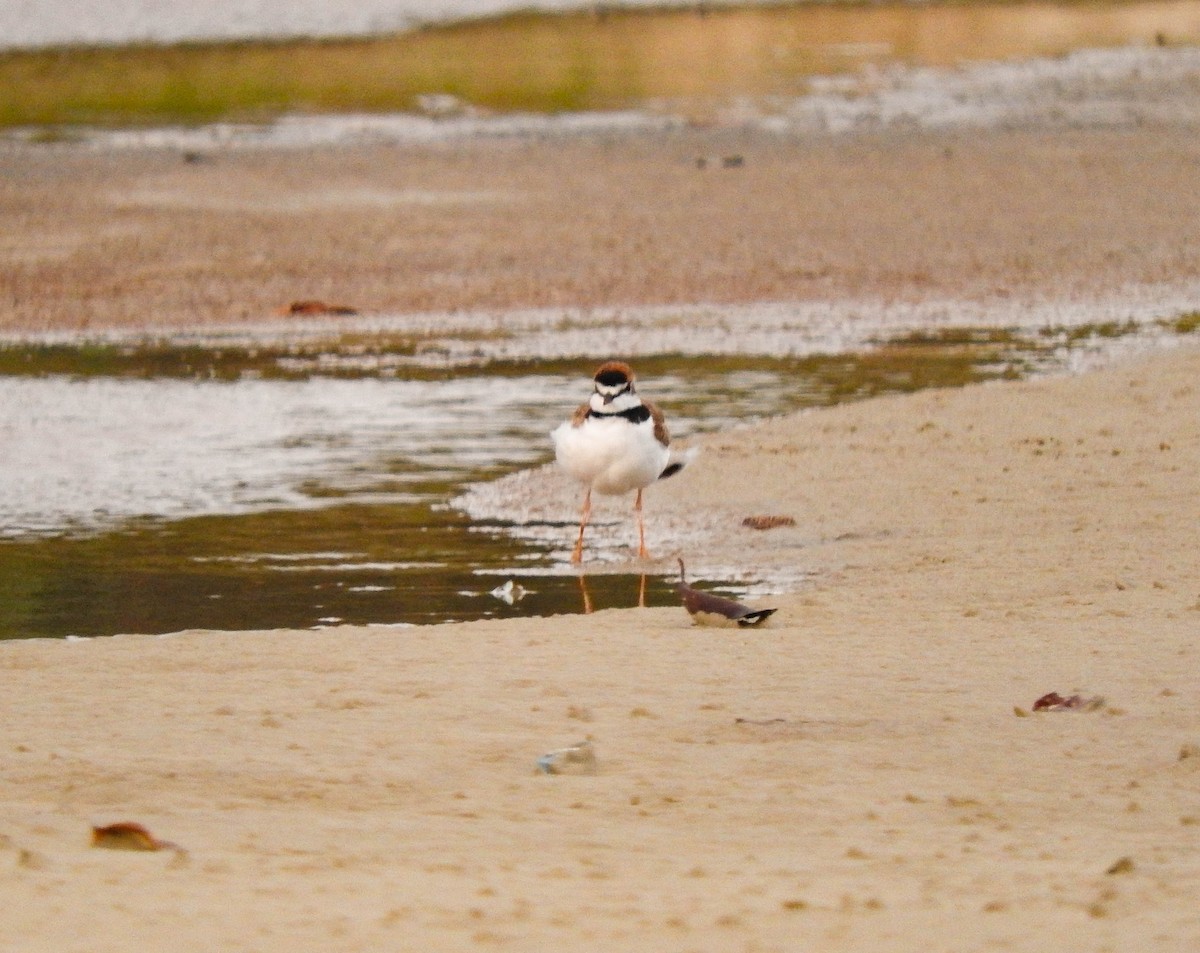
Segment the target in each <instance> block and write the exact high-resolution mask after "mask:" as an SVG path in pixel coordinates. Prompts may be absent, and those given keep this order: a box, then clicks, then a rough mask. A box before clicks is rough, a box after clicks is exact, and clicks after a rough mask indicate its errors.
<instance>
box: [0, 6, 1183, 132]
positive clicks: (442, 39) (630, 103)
mask: <svg viewBox="0 0 1200 953" xmlns="http://www.w3.org/2000/svg"><path fill="white" fill-rule="evenodd" d="M201 6H203V5H201ZM586 6H587V9H585V10H581V11H577V12H572V13H563V14H561V15H557V16H544V15H543V16H538V15H535V14H531V13H528V12H519V13H514V14H513V15H511V16H505V17H499V18H495V19H489V20H476V21H471V22H462V23H454V24H450V25H447V26H444V27H439V28H436V29H433V28H431V29H424V30H417V31H412V32H407V33H398V34H385V35H380V36H374V37H367V38H360V39H337V40H334V39H327V40H321V41H313V40H292V41H288V42H279V41H277V42H268V43H220V44H184V45H174V46H165V47H164V46H133V47H123V48H108V47H104V48H98V49H89V48H75V49H68V50H62V49H50V50H45V51H38V50H25V51H13V52H7V53H6V52H4V51H3V50H0V126H3V127H10V128H13V127H30V129H25V130H23V131H22V132H21V133H20V134H21V135H25V134H32V135H34V136H35V138H37V137H46V138H48V139H50V140H51V141H54V140H56V139H57V138H60V137H63V136H67V137H72V136H75V135H78V134H79V130H78V128H77V127H79V126H81V125H84V126H86V125H88V124H93V125H98V126H102V127H120V126H142V127H145V126H147V125H149V126H154V127H159V126H162V125H165V124H183V125H185V126H187V127H195V126H198V125H202V124H215V125H216V126H218V129H216V130H212V129H209V130H207V134H208V136H209V137H210V138H209V142H208V144H209V145H221V144H226V143H228V142H231V141H232V142H250V143H255V142H262V141H271V142H280V141H282V142H287V141H300V140H303V141H310V140H313V139H316V140H321V139H323V138H328V137H329V136H330V135H331V134H335V135H337V136H339V137H341V138H343V139H345V138H352V137H366V138H372V139H374V138H377V137H383V138H385V139H404V138H410V139H411V138H415V137H420V138H429V137H437V136H445V135H447V134H448V131H449V130H451V129H458V130H459V131H460V133H465V134H474V133H475V132H477V131H478V130H479V129H480V128H483V129H486V130H490V131H500V132H502V133H504V132H506V131H507V130H509V129H510V128H511V129H512V130H515V131H517V132H520V131H522V130H529V129H537V128H540V127H539V125H538V124H536V123H535V124H532V125H531V124H530V123H528V122H527V121H524V122H517V123H516V124H515V125H511V126H510V125H508V124H505V123H497V119H498V118H501V119H507V120H513V119H514V118H517V117H524V116H527V115H528V114H536V115H538V116H539V117H541V118H543V119H544V118H545V117H549V116H553V117H556V122H555V123H554V124H553V126H552V127H553V128H560V127H567V128H570V127H572V126H574V125H576V124H578V123H579V122H581V121H583V122H585V123H590V124H593V125H594V124H595V123H596V122H600V123H601V124H610V123H613V122H614V120H618V119H619V121H620V122H621V123H624V124H629V123H632V122H637V121H640V122H642V123H645V122H649V121H652V120H655V119H657V120H658V121H659V122H660V123H662V122H665V121H667V120H668V119H669V120H671V121H681V120H694V121H703V122H709V121H719V122H729V121H745V120H746V119H747V117H763V116H765V117H768V118H770V119H771V120H772V121H774V122H780V121H785V122H791V123H796V122H797V121H799V122H800V123H801V124H802V125H803V124H804V123H806V122H808V121H809V120H810V119H811V117H806V116H804V115H802V116H800V117H795V116H793V113H794V111H795V110H796V109H797V108H799V109H800V110H801V113H806V112H808V111H810V110H811V109H812V108H814V105H815V108H817V109H819V110H820V111H821V112H827V111H832V113H833V115H832V117H830V118H829V119H827V120H823V121H826V122H828V123H830V124H831V127H832V128H836V127H838V126H839V124H841V123H842V122H845V121H847V118H854V117H855V116H857V117H858V119H857V120H856V121H861V118H862V110H863V109H864V108H865V109H870V108H871V106H872V103H873V100H874V99H875V97H877V96H879V95H881V94H884V95H888V94H889V90H890V89H891V87H893V86H895V85H896V83H897V80H896V76H895V74H896V73H897V72H898V70H899V68H904V67H907V68H916V69H915V72H916V74H917V78H916V80H915V83H914V81H912V80H911V78H910V79H902V80H901V81H900V85H901V86H902V87H903V88H902V89H901V90H900V93H901V99H903V100H905V101H906V102H907V103H908V105H905V106H904V107H903V108H904V113H905V116H906V117H907V118H908V119H909V120H911V119H912V118H913V117H916V116H920V115H921V113H922V112H923V109H922V108H921V107H922V106H923V105H924V106H928V107H931V108H934V109H935V110H936V111H938V112H942V113H944V112H947V111H950V112H953V113H956V114H958V115H963V114H969V113H971V112H973V111H976V110H977V107H974V106H973V105H972V100H973V99H974V98H977V97H978V96H980V95H981V94H984V93H986V92H988V88H989V87H990V86H991V85H993V84H994V83H995V81H996V78H995V77H992V76H990V75H988V74H987V73H986V71H985V75H984V76H983V77H982V83H983V86H984V88H983V89H980V88H978V87H979V83H978V82H967V83H966V84H965V85H964V84H962V83H958V82H952V83H951V87H952V88H951V89H949V90H946V89H932V90H931V89H927V88H923V87H924V86H925V84H924V83H923V82H922V80H921V78H920V74H921V72H922V70H927V69H929V68H936V69H937V70H938V72H939V73H947V74H949V76H950V78H951V79H952V80H953V79H954V75H953V74H954V71H955V68H957V67H960V66H963V65H966V64H972V63H973V64H992V65H999V66H1009V67H1012V66H1018V67H1020V69H1019V75H1018V76H1017V77H1015V78H1014V77H1001V78H1000V79H1001V81H1002V82H1003V83H1004V85H1006V86H1008V87H1014V86H1015V87H1016V88H1015V89H1014V90H1010V93H1012V92H1015V94H1016V95H1017V96H1018V98H1020V99H1024V98H1027V97H1028V96H1029V94H1030V90H1029V89H1027V88H1026V87H1029V86H1030V85H1031V84H1032V86H1033V87H1038V86H1040V85H1045V84H1046V82H1047V78H1046V77H1045V76H1042V75H1041V73H1042V72H1043V69H1044V67H1036V66H1034V67H1033V68H1030V67H1031V63H1030V61H1034V63H1041V64H1054V63H1055V62H1056V61H1057V59H1058V58H1060V57H1065V56H1067V55H1068V54H1072V53H1076V52H1078V51H1097V50H1107V51H1111V52H1119V51H1122V50H1125V51H1127V50H1130V49H1132V48H1136V49H1137V50H1148V49H1157V48H1158V47H1163V48H1167V49H1170V50H1172V51H1176V52H1180V51H1185V50H1186V49H1187V48H1189V47H1191V46H1194V45H1196V44H1198V43H1200V0H1142V2H1124V3H1093V2H1074V3H1069V4H1063V3H1047V2H1024V3H969V4H958V3H946V4H943V3H933V4H912V3H894V4H859V3H842V2H833V3H799V4H792V5H787V4H784V5H771V4H767V5H755V4H750V5H749V6H745V7H725V6H723V5H712V6H708V5H703V6H700V7H695V6H690V5H689V6H685V7H683V8H678V7H675V8H672V7H670V6H669V5H668V6H667V7H665V8H662V9H655V10H622V9H618V8H611V9H610V8H608V7H607V6H603V5H602V6H601V7H599V8H593V5H591V4H588V5H586ZM597 9H598V10H600V12H599V13H598V12H597ZM2 14H3V5H0V16H2ZM281 29H282V32H283V33H287V32H289V31H287V30H286V28H281ZM2 33H3V26H2V21H0V34H2ZM218 35H219V34H218ZM256 35H261V36H273V35H279V34H271V33H269V32H268V33H262V34H256ZM1158 52H1160V53H1161V52H1164V50H1158ZM1139 68H1143V69H1145V68H1152V69H1154V70H1157V69H1160V68H1162V67H1158V66H1153V65H1151V66H1150V67H1148V66H1147V64H1144V63H1143V64H1141V66H1140V67H1139ZM1168 68H1170V67H1168ZM1095 72H1096V71H1095V70H1093V71H1092V74H1091V78H1092V79H1093V80H1095V79H1096V78H1097V77H1096V75H1095ZM1105 82H1106V79H1105V78H1104V77H1100V79H1099V88H1098V89H1091V88H1088V90H1087V92H1088V94H1089V95H1090V96H1093V97H1094V96H1096V95H1098V94H1099V93H1102V91H1103V87H1104V84H1105ZM847 83H849V85H847ZM1051 85H1052V82H1051ZM964 95H965V97H966V98H965V99H964ZM947 96H948V97H949V102H946V101H945V100H946V98H947ZM814 97H815V104H814V103H811V102H805V104H803V105H800V106H799V107H798V106H797V101H807V100H809V99H810V98H814ZM893 98H894V97H893ZM1068 98H1070V97H1068ZM1005 108H1008V109H1011V108H1012V106H1011V104H1010V105H1008V106H1007V107H1006V106H1005V104H1004V103H992V104H989V105H988V107H987V110H985V111H994V110H996V109H1005ZM1072 108H1074V107H1072ZM847 113H848V114H849V117H847V116H846V115H844V114H847ZM330 114H340V115H341V116H342V117H343V118H345V119H349V120H350V122H349V124H346V123H345V122H343V123H340V124H337V123H335V124H333V125H330V124H329V123H328V122H327V121H326V117H327V116H328V115H330ZM367 115H369V116H370V117H372V118H369V119H362V118H361V117H362V116H367ZM281 117H290V121H289V122H288V123H286V124H285V127H284V128H282V129H277V130H270V135H269V136H267V137H266V138H265V139H264V138H263V132H264V129H266V128H267V126H268V125H269V121H270V120H273V119H274V120H278V119H280V118H281ZM379 117H383V118H385V119H386V121H385V122H379V121H376V120H377V119H378V118H379ZM581 117H583V118H582V119H581ZM596 117H599V119H597V118H596ZM1126 118H1128V116H1126ZM421 119H425V120H429V122H428V123H422V122H420V121H419V120H421ZM60 127H61V128H60ZM31 130H33V131H32V132H31ZM161 138H162V137H161V131H160V130H159V129H157V128H156V129H155V130H154V131H153V134H152V137H151V141H155V140H160V139H161ZM189 142H190V143H191V145H189V146H187V147H188V148H201V147H203V143H204V140H203V139H202V138H196V137H192V138H191V139H190V140H189Z"/></svg>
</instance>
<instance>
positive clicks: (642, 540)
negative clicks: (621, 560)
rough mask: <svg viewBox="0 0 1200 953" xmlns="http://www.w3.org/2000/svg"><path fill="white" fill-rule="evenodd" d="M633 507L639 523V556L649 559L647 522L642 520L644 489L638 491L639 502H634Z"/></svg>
mask: <svg viewBox="0 0 1200 953" xmlns="http://www.w3.org/2000/svg"><path fill="white" fill-rule="evenodd" d="M633 509H634V511H635V512H636V513H637V523H638V558H639V559H649V558H650V553H649V552H648V551H647V550H646V524H645V523H643V522H642V491H641V490H638V492H637V502H635V503H634V504H633Z"/></svg>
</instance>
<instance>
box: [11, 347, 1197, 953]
mask: <svg viewBox="0 0 1200 953" xmlns="http://www.w3.org/2000/svg"><path fill="white" fill-rule="evenodd" d="M1198 375H1200V352H1198V351H1197V350H1195V349H1188V350H1181V351H1177V352H1175V353H1172V354H1169V355H1165V356H1164V355H1159V356H1157V357H1155V358H1152V359H1149V358H1148V359H1143V360H1140V361H1136V362H1133V363H1128V364H1125V365H1122V366H1121V367H1119V368H1116V369H1110V370H1107V371H1103V372H1098V373H1095V374H1092V375H1086V376H1082V377H1065V378H1058V379H1053V380H1043V381H1038V382H1033V383H1021V384H1004V385H995V386H983V387H976V388H970V389H967V390H960V391H951V392H928V393H922V394H918V395H915V396H910V397H903V398H896V399H887V400H879V401H873V402H869V403H864V404H858V405H854V406H849V407H843V408H838V409H833V410H828V411H820V412H816V413H811V414H807V415H801V416H797V417H793V418H790V419H786V420H780V421H777V422H773V423H771V424H769V425H767V426H765V427H763V428H760V429H757V430H754V431H744V432H739V433H737V434H736V435H731V436H730V437H728V438H722V437H716V438H713V439H712V440H711V441H710V445H709V446H708V447H706V452H705V456H704V457H702V463H697V464H696V465H695V466H694V467H693V468H691V469H689V470H688V471H685V472H684V474H682V475H681V476H680V477H678V478H677V479H676V480H675V481H672V482H671V483H668V484H664V485H663V486H662V487H661V488H658V489H656V491H655V494H654V497H653V512H654V514H656V515H657V516H659V517H660V518H664V519H669V518H672V514H677V513H680V512H682V511H683V510H691V511H695V510H699V511H700V512H701V513H702V514H704V516H705V518H706V519H708V520H710V521H711V523H712V525H713V527H714V528H715V529H717V530H721V531H722V532H721V534H720V535H719V538H717V541H716V542H715V543H714V545H717V546H719V548H720V552H711V551H710V552H703V551H700V552H697V553H695V554H694V555H695V556H696V557H697V558H700V559H713V558H720V559H727V558H730V554H731V553H732V554H737V555H739V556H741V557H742V558H746V559H751V558H753V559H771V558H773V559H779V560H792V561H795V562H796V563H798V564H800V565H802V566H804V567H805V568H807V569H815V570H821V573H820V575H819V576H818V577H817V581H816V582H814V583H812V584H810V585H809V586H808V587H807V588H806V589H804V590H802V591H801V592H799V593H797V594H795V595H793V596H791V597H787V598H784V599H782V600H780V606H781V607H780V610H779V612H778V614H777V616H776V620H777V621H776V624H775V625H774V626H773V627H771V628H769V629H764V630H761V631H757V630H756V631H741V630H732V631H730V630H721V629H701V628H694V627H692V626H691V625H690V624H689V620H688V618H687V617H686V615H685V614H684V612H683V610H682V609H650V610H638V609H626V610H611V611H603V612H598V613H596V614H594V615H590V616H578V617H556V618H549V619H540V620H532V619H529V620H510V621H496V622H487V623H473V624H462V625H447V626H437V627H430V628H420V629H406V630H394V629H382V630H369V629H368V630H353V629H345V630H330V631H322V632H286V631H279V632H253V633H204V632H190V633H183V634H180V635H175V636H170V637H159V638H154V637H145V636H137V637H135V636H129V637H117V638H111V639H99V640H86V641H71V642H64V641H40V642H25V643H9V644H5V645H3V646H0V668H3V670H4V673H5V674H4V685H5V702H6V704H5V712H6V713H5V718H4V721H3V726H2V728H0V734H2V736H3V743H2V750H3V752H4V773H3V781H2V782H0V801H2V803H3V816H4V821H3V828H2V829H0V835H2V840H0V843H2V845H3V846H2V849H0V869H3V870H5V871H6V872H5V873H4V874H3V877H0V897H3V900H4V907H5V910H6V913H5V916H4V917H3V919H2V921H0V948H2V949H5V950H14V951H15V950H20V951H22V953H36V951H43V950H44V951H53V953H64V951H73V950H79V951H88V953H101V951H110V950H111V951H129V950H159V949H172V950H176V951H188V950H196V951H209V950H213V949H226V950H271V951H276V950H278V951H283V950H288V951H291V950H297V949H312V950H318V949H319V950H372V951H374V950H383V949H413V950H463V949H472V948H498V949H513V950H545V949H552V948H557V949H590V950H618V949H620V950H634V949H636V950H665V949H675V950H796V949H805V950H850V949H852V950H856V951H874V950H879V951H903V950H914V951H915V950H921V951H929V950H945V951H961V950H982V949H1004V950H1022V951H1025V950H1027V951H1031V953H1032V951H1041V950H1043V949H1045V948H1046V947H1047V946H1054V945H1059V944H1061V943H1063V942H1069V944H1070V946H1071V948H1072V949H1085V950H1116V951H1120V950H1130V949H1154V950H1156V951H1171V950H1178V951H1184V950H1189V951H1190V950H1194V949H1196V948H1197V944H1198V943H1200V913H1197V908H1196V902H1195V898H1196V896H1197V892H1198V891H1200V865H1198V864H1197V861H1196V857H1197V846H1198V843H1197V841H1198V839H1200V795H1198V793H1197V777H1198V776H1200V775H1198V774H1197V772H1198V771H1200V749H1195V748H1189V747H1188V746H1189V745H1197V744H1200V728H1198V727H1197V722H1196V718H1195V710H1196V709H1195V706H1196V699H1197V697H1200V667H1198V666H1197V659H1196V654H1197V648H1196V634H1197V626H1198V624H1200V611H1198V610H1200V606H1198V601H1200V586H1198V585H1197V582H1196V558H1195V526H1196V521H1197V516H1198V515H1200V514H1198V513H1197V503H1196V500H1197V495H1196V482H1195V474H1196V473H1197V472H1198V470H1200V416H1198V415H1197V413H1196V410H1197V390H1196V386H1197V385H1196V383H1195V382H1196V380H1197V377H1198ZM764 508H768V509H769V511H771V512H781V511H782V512H784V513H787V514H790V515H794V516H795V517H796V518H797V519H798V522H799V526H798V527H797V528H795V529H777V530H772V531H769V532H763V533H757V532H755V531H753V530H748V529H741V528H739V527H738V525H737V519H738V518H739V517H740V516H741V515H744V514H747V513H751V512H758V511H760V510H763V509H764ZM814 537H819V539H816V538H814ZM835 567H837V568H835ZM1051 690H1055V691H1059V692H1061V693H1063V694H1070V693H1074V692H1079V693H1082V694H1083V695H1084V696H1093V695H1102V696H1103V697H1104V698H1105V700H1106V705H1105V706H1104V707H1103V708H1101V709H1100V710H1097V711H1088V712H1061V713H1040V714H1029V715H1028V716H1026V717H1021V716H1019V715H1018V714H1017V713H1016V712H1015V709H1016V708H1021V709H1023V710H1024V711H1025V712H1029V710H1030V708H1031V706H1032V703H1033V702H1034V700H1035V699H1037V698H1038V697H1039V696H1041V695H1042V694H1044V693H1046V692H1049V691H1051ZM589 736H590V737H591V738H592V739H593V742H594V745H595V748H596V751H597V755H598V772H597V773H596V774H594V775H591V776H548V775H542V774H537V773H536V772H535V764H536V761H537V759H538V757H539V755H541V754H542V753H543V752H545V751H547V750H548V749H552V748H556V747H559V746H561V745H566V744H570V743H573V742H576V741H578V740H580V739H582V738H584V737H589ZM1181 752H1191V753H1192V756H1190V757H1184V758H1182V759H1181ZM123 820H132V821H137V822H141V823H144V824H146V825H147V826H148V827H149V828H150V829H151V830H152V831H153V832H154V833H155V834H156V835H158V836H160V837H163V838H167V839H169V840H172V841H175V842H177V843H178V844H179V845H181V846H182V847H183V848H185V849H186V854H176V853H175V852H173V851H164V852H160V853H117V852H113V851H107V850H100V849H96V848H91V847H89V846H88V837H89V825H91V824H93V823H109V822H113V821H123Z"/></svg>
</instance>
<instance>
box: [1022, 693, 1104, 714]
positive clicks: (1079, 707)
mask: <svg viewBox="0 0 1200 953" xmlns="http://www.w3.org/2000/svg"><path fill="white" fill-rule="evenodd" d="M1103 707H1104V699H1103V698H1102V697H1101V696H1099V695H1096V696H1093V697H1092V698H1084V697H1083V696H1082V695H1072V696H1070V697H1069V698H1064V697H1063V696H1062V695H1060V694H1059V693H1058V692H1050V693H1048V694H1046V695H1043V696H1042V697H1041V698H1039V699H1038V700H1037V701H1035V702H1034V703H1033V710H1034V711H1095V710H1096V709H1098V708H1103Z"/></svg>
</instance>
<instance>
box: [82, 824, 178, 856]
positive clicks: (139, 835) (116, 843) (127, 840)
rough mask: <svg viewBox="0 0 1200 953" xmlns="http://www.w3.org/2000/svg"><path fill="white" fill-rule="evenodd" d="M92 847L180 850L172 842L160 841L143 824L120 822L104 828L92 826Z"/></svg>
mask: <svg viewBox="0 0 1200 953" xmlns="http://www.w3.org/2000/svg"><path fill="white" fill-rule="evenodd" d="M92 846H93V847H104V848H106V849H108V850H179V847H178V846H177V845H175V844H172V843H171V842H170V841H165V840H159V839H158V838H157V837H155V836H154V835H153V834H151V833H150V831H148V830H147V829H146V828H145V827H144V826H142V825H141V824H137V823H134V822H133V821H120V822H118V823H116V824H106V825H104V826H102V827H97V826H96V825H93V826H92Z"/></svg>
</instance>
